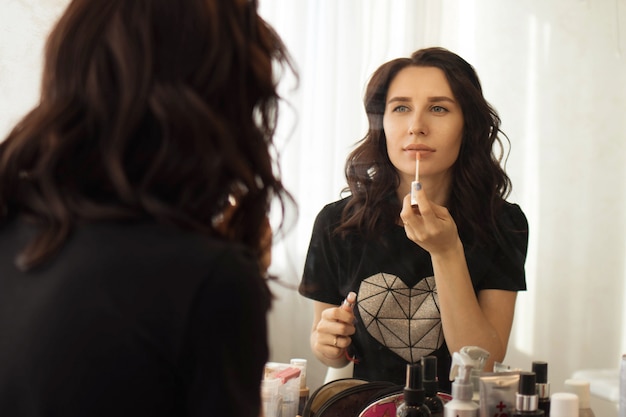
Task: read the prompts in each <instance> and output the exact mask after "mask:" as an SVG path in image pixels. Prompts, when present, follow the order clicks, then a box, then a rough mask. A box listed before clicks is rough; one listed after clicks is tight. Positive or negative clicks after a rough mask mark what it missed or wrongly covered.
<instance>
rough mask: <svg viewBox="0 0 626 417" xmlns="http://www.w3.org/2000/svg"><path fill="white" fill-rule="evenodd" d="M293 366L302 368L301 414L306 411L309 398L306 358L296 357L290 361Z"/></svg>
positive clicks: (299, 410)
mask: <svg viewBox="0 0 626 417" xmlns="http://www.w3.org/2000/svg"><path fill="white" fill-rule="evenodd" d="M289 363H290V364H291V366H295V367H296V368H298V369H300V400H299V402H298V415H299V416H301V415H302V412H303V411H304V405H305V404H306V402H307V401H308V399H309V387H308V386H307V384H306V365H307V360H306V359H300V358H295V359H291V361H290V362H289Z"/></svg>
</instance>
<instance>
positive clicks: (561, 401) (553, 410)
mask: <svg viewBox="0 0 626 417" xmlns="http://www.w3.org/2000/svg"><path fill="white" fill-rule="evenodd" d="M550 417H578V395H576V394H572V393H571V392H555V393H554V394H552V395H551V396H550Z"/></svg>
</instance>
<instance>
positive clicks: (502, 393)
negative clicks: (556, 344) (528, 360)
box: [396, 346, 595, 417]
mask: <svg viewBox="0 0 626 417" xmlns="http://www.w3.org/2000/svg"><path fill="white" fill-rule="evenodd" d="M488 356H489V353H488V352H487V351H485V350H484V349H481V348H479V347H475V346H467V347H464V348H462V349H461V350H460V351H459V352H455V353H454V354H453V355H452V366H451V369H450V380H452V381H453V383H452V395H451V396H447V395H444V394H441V393H439V394H435V395H436V397H435V398H433V397H434V395H433V394H432V390H425V389H424V386H423V380H422V378H423V369H422V364H423V361H422V364H419V363H418V364H414V365H407V383H406V387H405V389H404V398H403V399H402V403H401V404H400V405H398V407H397V412H396V414H397V417H429V416H432V417H525V416H545V417H548V416H549V417H594V416H595V415H594V413H593V411H592V410H591V408H590V404H589V403H590V389H589V382H588V381H584V380H577V379H568V380H566V381H565V384H564V385H565V391H564V392H555V393H552V394H551V393H550V384H549V382H548V364H547V363H546V362H540V361H535V362H532V366H531V369H530V370H527V371H524V370H519V369H516V370H512V369H511V368H510V367H508V366H505V365H503V364H496V366H494V372H484V371H483V368H484V365H485V362H486V360H487V358H488ZM428 392H430V394H428ZM429 397H430V398H429Z"/></svg>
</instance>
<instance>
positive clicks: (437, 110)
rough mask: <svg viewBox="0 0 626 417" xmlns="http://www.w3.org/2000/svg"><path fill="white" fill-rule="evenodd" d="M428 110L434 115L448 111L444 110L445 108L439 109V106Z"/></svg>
mask: <svg viewBox="0 0 626 417" xmlns="http://www.w3.org/2000/svg"><path fill="white" fill-rule="evenodd" d="M430 109H431V110H432V111H433V112H435V113H445V112H447V111H448V109H446V108H445V107H441V106H433V107H431V108H430Z"/></svg>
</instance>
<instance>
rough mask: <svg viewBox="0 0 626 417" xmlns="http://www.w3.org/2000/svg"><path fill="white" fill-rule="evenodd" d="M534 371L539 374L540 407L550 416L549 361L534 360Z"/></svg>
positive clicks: (538, 393)
mask: <svg viewBox="0 0 626 417" xmlns="http://www.w3.org/2000/svg"><path fill="white" fill-rule="evenodd" d="M532 371H533V372H534V373H535V375H536V376H537V396H538V397H539V409H540V410H543V412H544V414H545V416H546V417H549V416H550V383H549V382H548V362H543V361H534V362H533V363H532Z"/></svg>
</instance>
